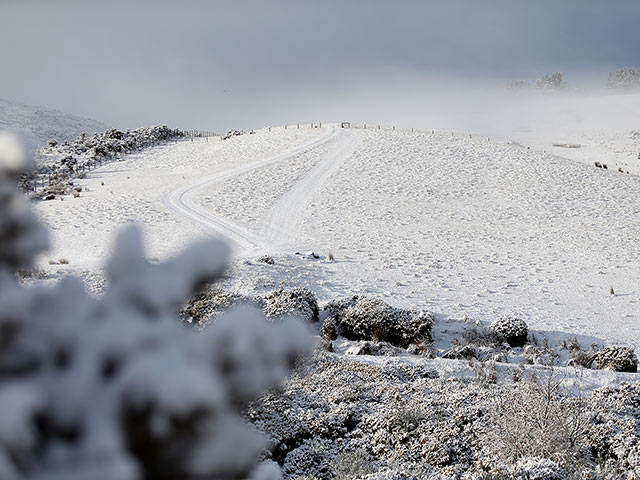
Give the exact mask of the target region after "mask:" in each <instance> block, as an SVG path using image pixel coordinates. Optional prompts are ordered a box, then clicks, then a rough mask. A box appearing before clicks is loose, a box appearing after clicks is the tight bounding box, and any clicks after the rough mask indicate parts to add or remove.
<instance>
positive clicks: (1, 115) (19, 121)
mask: <svg viewBox="0 0 640 480" xmlns="http://www.w3.org/2000/svg"><path fill="white" fill-rule="evenodd" d="M108 128H109V127H108V126H107V125H105V124H103V123H100V122H98V121H96V120H92V119H90V118H83V117H78V116H76V115H71V114H68V113H64V112H60V111H58V110H53V109H50V108H46V107H38V106H32V105H23V104H20V103H14V102H9V101H7V100H2V99H0V130H11V131H13V132H15V133H17V134H18V135H19V136H20V137H21V138H22V140H23V142H25V144H26V146H27V148H29V149H31V150H35V149H37V148H40V147H43V146H45V145H46V144H47V142H48V141H49V140H52V139H53V140H57V141H62V140H67V139H71V138H75V137H77V136H78V135H80V134H81V133H86V134H94V133H96V132H99V131H103V130H106V129H108Z"/></svg>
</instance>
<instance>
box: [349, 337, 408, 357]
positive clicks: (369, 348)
mask: <svg viewBox="0 0 640 480" xmlns="http://www.w3.org/2000/svg"><path fill="white" fill-rule="evenodd" d="M397 354H398V348H397V347H394V346H393V345H391V344H390V343H387V342H369V341H365V342H357V343H354V344H353V345H351V346H350V347H349V348H347V350H346V352H345V355H374V356H386V357H393V356H395V355H397Z"/></svg>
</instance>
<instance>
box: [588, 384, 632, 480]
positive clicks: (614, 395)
mask: <svg viewBox="0 0 640 480" xmlns="http://www.w3.org/2000/svg"><path fill="white" fill-rule="evenodd" d="M591 404H592V408H593V411H594V413H595V415H594V421H593V423H592V425H590V428H589V430H588V432H587V435H588V437H589V443H590V445H591V448H592V451H593V453H594V455H597V456H598V457H599V458H600V459H601V463H602V466H603V469H604V470H606V471H608V472H610V473H611V477H610V478H616V479H623V480H631V479H635V478H640V384H638V383H633V384H629V383H623V384H622V385H621V386H620V387H615V388H614V387H606V388H601V389H599V390H596V391H595V392H594V394H593V397H592V398H591Z"/></svg>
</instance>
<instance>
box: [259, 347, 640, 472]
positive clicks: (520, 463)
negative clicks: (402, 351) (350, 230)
mask: <svg viewBox="0 0 640 480" xmlns="http://www.w3.org/2000/svg"><path fill="white" fill-rule="evenodd" d="M353 358H357V357H342V356H339V355H332V354H327V353H317V354H316V356H315V357H314V358H313V360H312V362H311V363H310V364H308V365H305V366H302V367H300V368H299V369H297V370H296V371H295V372H294V375H293V376H292V377H291V378H290V379H289V380H287V381H286V384H285V387H284V388H283V389H281V390H280V391H278V392H275V391H273V392H269V393H267V394H265V395H263V396H262V397H261V398H260V399H259V400H258V401H256V402H253V403H252V404H251V406H250V408H249V411H248V414H247V416H248V417H249V418H250V420H251V422H252V423H253V424H254V425H255V426H256V427H257V428H258V429H259V430H261V431H264V432H266V433H267V435H268V436H269V450H268V453H267V457H268V458H270V459H273V460H274V461H276V462H278V463H279V464H280V465H282V467H283V472H284V474H285V477H286V478H291V479H294V478H307V479H317V480H320V479H322V480H324V479H327V480H328V479H334V478H363V479H408V478H416V479H418V478H420V479H422V478H434V479H453V478H456V479H458V478H459V479H464V480H471V479H473V480H486V479H490V478H493V479H512V478H513V479H530V478H536V479H544V480H550V479H563V478H584V479H586V478H591V479H599V480H605V479H606V480H619V479H624V480H631V479H634V478H637V477H638V475H639V474H640V471H639V470H638V469H640V456H638V454H637V453H638V451H639V450H638V442H639V441H640V406H639V404H638V398H640V391H639V390H638V389H639V387H638V386H637V385H636V384H622V385H621V386H620V387H619V388H606V389H601V390H597V391H596V393H595V394H594V396H593V398H580V397H575V396H570V395H568V394H566V393H565V392H564V391H563V389H562V383H561V377H560V376H558V375H556V374H554V373H548V372H550V370H547V371H546V372H547V373H545V372H544V371H543V372H542V373H540V372H539V373H538V376H537V378H531V374H530V373H529V372H527V373H525V374H524V375H525V376H524V378H522V379H521V380H520V381H519V382H518V383H512V381H511V380H508V381H504V378H503V379H502V380H503V381H501V382H499V383H498V384H491V383H487V382H485V381H480V379H478V381H469V380H468V379H467V380H464V379H459V378H455V377H453V378H446V379H444V378H438V374H437V373H436V372H435V371H433V370H430V369H429V368H428V367H425V366H424V365H409V364H402V363H396V362H388V363H376V364H371V363H369V362H361V361H356V360H353ZM506 374H507V376H508V377H511V373H510V372H506ZM501 375H505V373H502V374H501Z"/></svg>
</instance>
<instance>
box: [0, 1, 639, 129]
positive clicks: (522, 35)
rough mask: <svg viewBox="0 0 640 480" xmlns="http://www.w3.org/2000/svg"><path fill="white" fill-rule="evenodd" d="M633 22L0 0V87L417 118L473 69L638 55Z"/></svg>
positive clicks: (129, 106)
mask: <svg viewBox="0 0 640 480" xmlns="http://www.w3.org/2000/svg"><path fill="white" fill-rule="evenodd" d="M638 21H640V1H638V0H615V1H613V0H535V1H534V0H485V1H478V0H440V1H429V0H421V1H419V0H405V1H403V0H395V1H394V0H387V1H379V0H359V1H356V0H318V1H315V0H273V1H269V0H263V1H258V0H254V1H245V0H226V1H213V0H211V1H188V0H173V1H163V0H156V1H134V0H129V1H114V0H103V1H101V2H93V1H88V0H78V1H66V0H55V1H53V0H43V1H35V0H0V59H1V60H0V62H1V63H0V66H1V67H0V98H4V99H6V100H12V101H20V102H24V103H30V104H36V105H45V106H49V107H53V108H57V109H60V110H63V111H67V112H70V113H75V114H78V115H83V116H88V117H92V118H95V119H97V120H100V121H103V122H105V123H108V124H110V125H113V126H116V127H121V128H130V127H137V126H141V125H149V124H158V123H166V124H169V125H171V126H174V127H181V128H200V129H212V130H225V129H228V128H243V129H247V128H254V127H261V126H265V125H269V124H273V125H277V124H283V123H295V122H308V121H325V122H326V121H340V120H343V119H351V120H354V121H369V122H372V123H374V122H400V123H402V121H403V120H406V121H407V122H411V121H413V119H416V118H419V117H420V112H422V111H425V110H427V109H429V108H430V101H431V100H433V99H434V98H436V97H437V98H440V99H442V98H455V93H451V91H452V90H453V91H455V90H456V88H462V87H461V85H463V84H467V83H470V82H472V83H475V84H476V85H481V89H484V88H489V87H490V86H491V85H493V86H497V87H502V86H503V85H504V84H505V83H506V81H508V80H510V79H516V78H518V79H519V78H522V79H529V80H535V79H536V78H538V77H540V76H542V75H543V74H545V73H549V72H552V71H561V72H563V73H564V74H565V78H566V79H567V80H568V81H569V82H570V83H573V84H580V83H581V82H582V83H584V82H585V81H586V80H585V79H586V78H589V79H591V80H592V81H594V79H595V81H599V82H601V83H604V82H605V81H606V76H607V73H608V72H609V71H611V70H614V69H617V68H620V67H624V66H640V49H639V48H638V46H639V45H640V28H638ZM445 85H446V86H449V87H451V86H455V88H449V89H448V92H449V94H448V95H449V96H448V97H442V95H439V94H436V92H439V91H440V90H441V89H442V88H443V86H445ZM430 99H431V100H430ZM416 126H418V125H416Z"/></svg>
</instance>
